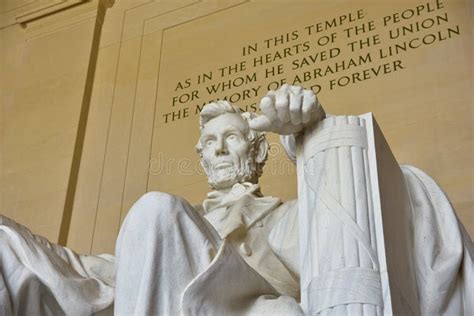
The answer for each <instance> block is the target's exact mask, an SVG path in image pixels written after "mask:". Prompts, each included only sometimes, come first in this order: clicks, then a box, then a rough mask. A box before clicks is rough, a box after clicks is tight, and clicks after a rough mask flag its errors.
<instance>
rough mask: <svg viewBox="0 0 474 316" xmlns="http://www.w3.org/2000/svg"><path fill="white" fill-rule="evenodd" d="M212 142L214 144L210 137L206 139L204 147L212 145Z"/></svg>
mask: <svg viewBox="0 0 474 316" xmlns="http://www.w3.org/2000/svg"><path fill="white" fill-rule="evenodd" d="M213 144H214V140H212V139H208V140H206V147H210V146H212V145H213Z"/></svg>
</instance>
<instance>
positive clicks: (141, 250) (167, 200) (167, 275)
mask: <svg viewBox="0 0 474 316" xmlns="http://www.w3.org/2000/svg"><path fill="white" fill-rule="evenodd" d="M220 243H221V240H220V238H219V237H218V235H217V233H216V232H215V231H214V230H213V228H211V227H210V226H209V224H208V223H207V222H206V221H205V220H204V219H203V218H202V217H201V216H200V215H199V214H198V213H197V212H196V211H195V210H194V209H193V207H192V206H191V205H190V204H189V203H187V202H186V201H185V200H183V199H181V198H178V197H175V196H172V195H169V194H165V193H161V192H150V193H147V194H145V195H144V196H142V197H141V198H140V199H139V200H138V201H137V202H136V203H135V204H134V205H133V207H132V208H131V210H130V212H129V214H128V215H127V218H126V219H125V221H124V223H123V225H122V228H121V230H120V234H119V237H118V240H117V245H116V268H117V270H116V272H117V276H116V298H115V313H116V314H118V315H132V314H133V315H177V314H179V312H180V303H181V297H182V294H183V292H184V290H185V288H186V286H187V285H188V284H189V283H190V282H191V281H192V280H193V279H194V278H195V277H196V276H197V275H198V274H199V273H200V272H202V271H204V270H205V269H206V268H207V267H208V266H209V264H210V263H211V261H212V259H213V257H214V256H215V253H216V251H217V249H218V246H219V244H220Z"/></svg>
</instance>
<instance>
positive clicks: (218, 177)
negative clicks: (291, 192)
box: [200, 113, 255, 190]
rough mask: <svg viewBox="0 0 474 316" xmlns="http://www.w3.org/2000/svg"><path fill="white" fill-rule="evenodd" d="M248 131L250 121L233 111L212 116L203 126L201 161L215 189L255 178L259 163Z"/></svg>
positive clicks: (225, 187)
mask: <svg viewBox="0 0 474 316" xmlns="http://www.w3.org/2000/svg"><path fill="white" fill-rule="evenodd" d="M248 131H249V126H248V123H247V122H246V121H245V120H244V119H242V117H241V116H240V115H239V114H233V113H227V114H223V115H220V116H218V117H216V118H214V119H212V120H210V121H209V122H207V123H206V125H205V126H204V128H203V129H202V132H201V138H200V142H201V145H202V152H201V155H202V158H201V164H202V166H203V167H204V170H205V172H206V174H207V177H208V182H209V184H210V185H211V187H213V188H214V189H218V190H221V189H227V188H230V187H232V186H233V185H234V184H236V183H241V182H244V181H249V180H250V179H251V178H252V175H253V171H254V169H255V163H254V159H253V158H254V157H251V156H252V155H251V150H250V148H251V143H250V141H249V140H248V139H247V134H248Z"/></svg>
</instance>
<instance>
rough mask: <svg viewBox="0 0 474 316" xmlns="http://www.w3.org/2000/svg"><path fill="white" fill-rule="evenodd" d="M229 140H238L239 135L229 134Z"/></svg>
mask: <svg viewBox="0 0 474 316" xmlns="http://www.w3.org/2000/svg"><path fill="white" fill-rule="evenodd" d="M227 140H230V141H235V140H237V135H235V134H230V135H229V136H227Z"/></svg>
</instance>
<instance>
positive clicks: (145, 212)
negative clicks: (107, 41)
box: [126, 191, 189, 224]
mask: <svg viewBox="0 0 474 316" xmlns="http://www.w3.org/2000/svg"><path fill="white" fill-rule="evenodd" d="M188 205H189V204H188V203H187V202H186V201H185V200H184V199H182V198H180V197H177V196H175V195H172V194H169V193H164V192H158V191H155V192H147V193H145V194H144V195H142V196H141V197H140V198H139V199H138V201H137V202H135V204H134V205H133V206H132V208H131V209H130V211H129V213H128V215H127V219H126V221H127V222H137V221H139V222H142V221H145V222H148V223H153V222H155V223H162V224H164V223H166V222H168V223H170V222H174V221H175V220H176V217H177V216H178V214H180V213H182V212H185V211H186V208H187V206H188Z"/></svg>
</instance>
